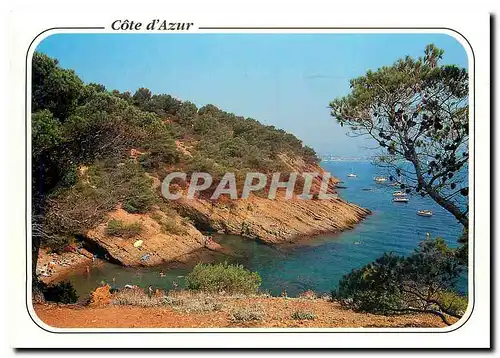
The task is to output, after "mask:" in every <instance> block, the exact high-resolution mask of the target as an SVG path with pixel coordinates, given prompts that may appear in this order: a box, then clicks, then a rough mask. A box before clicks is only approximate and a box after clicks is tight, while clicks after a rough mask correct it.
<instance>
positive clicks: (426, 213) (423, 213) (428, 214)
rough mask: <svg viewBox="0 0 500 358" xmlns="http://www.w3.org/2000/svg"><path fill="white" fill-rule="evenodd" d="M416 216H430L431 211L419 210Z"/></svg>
mask: <svg viewBox="0 0 500 358" xmlns="http://www.w3.org/2000/svg"><path fill="white" fill-rule="evenodd" d="M417 215H419V216H432V211H430V210H419V211H417Z"/></svg>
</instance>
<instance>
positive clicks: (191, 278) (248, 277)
mask: <svg viewBox="0 0 500 358" xmlns="http://www.w3.org/2000/svg"><path fill="white" fill-rule="evenodd" d="M261 281H262V279H261V278H260V275H259V274H258V273H257V272H251V271H248V270H247V269H245V268H244V267H243V266H242V265H229V264H227V263H220V264H216V265H212V264H202V263H199V264H198V265H196V267H195V268H194V269H193V271H192V272H191V273H189V275H188V276H187V277H186V286H187V288H189V289H192V290H203V291H209V292H225V293H244V294H251V293H256V292H257V290H258V289H259V286H260V284H261Z"/></svg>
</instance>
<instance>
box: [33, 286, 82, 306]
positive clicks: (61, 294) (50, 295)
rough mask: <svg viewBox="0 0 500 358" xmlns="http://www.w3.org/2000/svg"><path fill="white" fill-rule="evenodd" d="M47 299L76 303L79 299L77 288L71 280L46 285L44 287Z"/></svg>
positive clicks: (44, 294)
mask: <svg viewBox="0 0 500 358" xmlns="http://www.w3.org/2000/svg"><path fill="white" fill-rule="evenodd" d="M42 292H43V296H44V298H45V300H47V301H52V302H60V303H75V302H76V301H77V300H78V296H77V294H76V290H75V288H74V287H73V285H72V284H71V282H69V281H64V282H60V283H58V284H54V285H48V286H47V285H46V286H44V287H43V288H42Z"/></svg>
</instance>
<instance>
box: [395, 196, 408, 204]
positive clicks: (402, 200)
mask: <svg viewBox="0 0 500 358" xmlns="http://www.w3.org/2000/svg"><path fill="white" fill-rule="evenodd" d="M408 201H410V199H408V198H407V197H404V196H396V197H395V198H394V199H392V202H393V203H407V202H408Z"/></svg>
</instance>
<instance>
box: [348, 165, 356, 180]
mask: <svg viewBox="0 0 500 358" xmlns="http://www.w3.org/2000/svg"><path fill="white" fill-rule="evenodd" d="M353 171H354V170H352V167H351V173H350V174H349V175H348V176H347V177H348V178H356V177H357V175H356V174H354V173H353Z"/></svg>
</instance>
